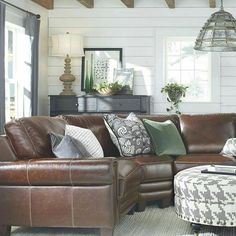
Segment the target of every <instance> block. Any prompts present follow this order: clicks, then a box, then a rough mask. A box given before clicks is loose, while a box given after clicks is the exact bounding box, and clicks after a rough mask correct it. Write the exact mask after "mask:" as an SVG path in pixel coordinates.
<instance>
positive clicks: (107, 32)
mask: <svg viewBox="0 0 236 236" xmlns="http://www.w3.org/2000/svg"><path fill="white" fill-rule="evenodd" d="M178 4H179V5H177V6H176V9H175V10H170V9H168V8H167V7H166V4H165V1H157V0H149V1H146V0H138V1H136V4H135V8H134V9H128V8H126V7H125V6H124V5H123V4H122V2H121V1H120V0H95V8H94V9H86V8H85V7H83V6H82V5H80V4H79V3H78V1H76V0H74V1H73V0H71V1H68V0H57V1H55V10H53V11H50V12H49V35H52V34H57V33H64V32H67V31H69V32H71V33H80V34H82V35H84V36H85V47H122V48H123V52H124V58H123V59H124V65H125V66H126V67H134V68H135V82H134V84H135V88H134V92H135V94H148V95H155V94H157V93H160V88H157V87H156V86H157V85H156V84H157V80H159V79H161V78H158V76H157V74H158V73H156V70H157V63H158V60H160V58H159V57H158V53H157V52H156V48H157V45H156V44H157V39H156V32H158V31H159V30H160V31H161V30H163V29H170V30H175V29H176V28H179V29H185V28H188V29H189V28H190V29H191V28H194V29H199V30H200V28H201V27H202V25H203V24H204V22H205V21H206V19H207V18H208V17H209V16H210V14H211V13H213V12H214V11H216V9H211V8H209V2H208V1H206V0H201V1H194V0H188V1H187V0H181V1H178ZM227 4H228V7H230V8H227V10H228V11H230V12H232V13H234V12H236V2H235V1H234V0H230V1H228V2H227ZM190 7H191V8H190ZM226 7H227V6H226ZM235 17H236V15H235ZM49 51H50V48H49ZM220 61H221V72H220V76H221V81H220V101H219V102H217V103H205V104H201V103H197V104H192V103H186V104H183V108H182V110H183V112H187V113H212V112H236V53H222V54H221V57H220ZM48 62H49V67H48V72H49V79H48V86H49V94H58V93H59V92H60V91H61V89H62V86H61V82H60V81H59V80H58V76H59V75H60V74H61V73H62V72H63V59H61V58H55V57H50V56H49V60H48ZM80 65H81V63H80V59H72V72H73V73H74V74H75V75H76V76H77V80H76V82H75V83H74V84H75V85H76V86H75V90H76V92H77V93H79V91H80V80H79V79H78V78H79V77H80V71H81V68H80ZM212 79H213V80H214V78H212ZM152 104H153V107H152V113H165V107H166V103H163V102H162V101H159V100H158V96H154V97H153V103H152Z"/></svg>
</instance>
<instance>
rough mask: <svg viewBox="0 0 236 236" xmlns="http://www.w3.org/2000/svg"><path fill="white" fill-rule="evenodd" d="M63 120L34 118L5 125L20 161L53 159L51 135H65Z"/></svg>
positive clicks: (42, 117)
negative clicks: (52, 133)
mask: <svg viewBox="0 0 236 236" xmlns="http://www.w3.org/2000/svg"><path fill="white" fill-rule="evenodd" d="M65 123H66V122H65V121H64V120H63V119H61V118H52V117H46V116H34V117H29V118H21V119H18V120H16V121H12V122H9V123H7V124H5V132H6V135H7V137H8V138H9V141H10V143H11V145H12V148H13V150H14V152H15V154H16V156H17V158H18V159H31V158H45V157H53V154H52V151H51V145H50V137H49V133H51V132H54V133H57V134H63V135H64V132H65Z"/></svg>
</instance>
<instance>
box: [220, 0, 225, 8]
mask: <svg viewBox="0 0 236 236" xmlns="http://www.w3.org/2000/svg"><path fill="white" fill-rule="evenodd" d="M220 9H221V10H224V5H223V0H221V6H220Z"/></svg>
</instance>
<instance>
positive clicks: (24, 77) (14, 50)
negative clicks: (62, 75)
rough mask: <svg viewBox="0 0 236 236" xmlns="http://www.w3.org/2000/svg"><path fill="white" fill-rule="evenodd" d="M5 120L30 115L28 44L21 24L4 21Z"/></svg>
mask: <svg viewBox="0 0 236 236" xmlns="http://www.w3.org/2000/svg"><path fill="white" fill-rule="evenodd" d="M5 37H6V40H5V41H6V44H5V52H6V53H5V57H6V58H5V61H6V64H5V67H6V70H5V71H6V76H5V78H6V82H5V91H6V93H5V94H6V95H5V104H6V110H5V113H6V122H7V121H10V120H13V119H15V118H19V117H23V116H30V86H31V83H30V73H31V72H30V67H31V65H30V63H29V62H30V61H31V59H30V46H29V44H28V43H27V42H28V39H27V36H26V35H25V29H24V28H23V27H21V26H18V25H15V24H12V23H8V22H7V23H6V35H5Z"/></svg>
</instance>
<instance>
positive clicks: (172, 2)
mask: <svg viewBox="0 0 236 236" xmlns="http://www.w3.org/2000/svg"><path fill="white" fill-rule="evenodd" d="M165 1H166V4H167V6H168V7H169V8H175V0H165Z"/></svg>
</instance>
